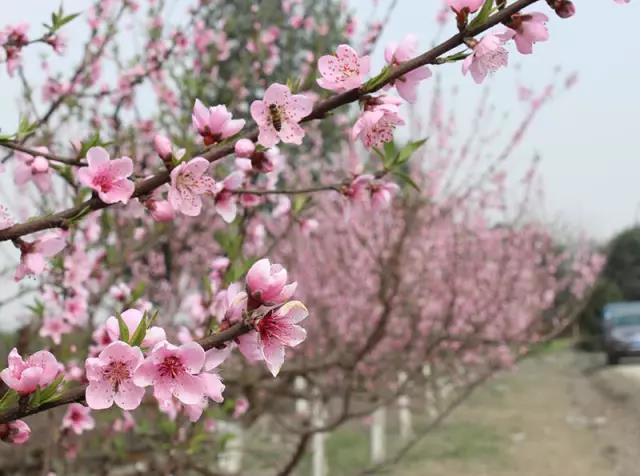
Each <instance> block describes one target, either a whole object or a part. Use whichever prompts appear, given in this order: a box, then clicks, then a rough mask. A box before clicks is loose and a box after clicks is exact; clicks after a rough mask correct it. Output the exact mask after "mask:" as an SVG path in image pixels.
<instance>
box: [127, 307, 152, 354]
mask: <svg viewBox="0 0 640 476" xmlns="http://www.w3.org/2000/svg"><path fill="white" fill-rule="evenodd" d="M147 325H148V323H147V312H146V311H145V313H144V314H143V315H142V319H140V323H139V324H138V327H136V330H135V331H134V332H133V336H132V337H131V345H132V346H134V347H138V346H140V344H142V341H143V340H144V336H145V335H146V334H147Z"/></svg>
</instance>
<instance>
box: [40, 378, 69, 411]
mask: <svg viewBox="0 0 640 476" xmlns="http://www.w3.org/2000/svg"><path fill="white" fill-rule="evenodd" d="M63 380H64V373H61V374H60V375H58V376H57V377H56V378H55V380H54V381H53V382H51V383H50V384H49V385H47V386H46V387H45V388H43V389H42V390H41V391H40V405H42V404H43V403H47V402H48V401H49V400H51V399H52V398H54V397H55V396H56V393H57V392H58V387H60V384H61V383H62V381H63Z"/></svg>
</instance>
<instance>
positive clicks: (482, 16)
mask: <svg viewBox="0 0 640 476" xmlns="http://www.w3.org/2000/svg"><path fill="white" fill-rule="evenodd" d="M491 10H493V0H485V2H484V5H482V8H481V9H480V11H479V12H478V14H477V15H476V17H475V18H474V19H473V21H472V22H471V23H469V27H468V28H467V29H468V30H473V29H474V28H476V27H479V26H480V25H482V24H483V23H484V22H485V21H487V18H489V15H491Z"/></svg>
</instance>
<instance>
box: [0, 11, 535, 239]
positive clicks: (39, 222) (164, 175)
mask: <svg viewBox="0 0 640 476" xmlns="http://www.w3.org/2000/svg"><path fill="white" fill-rule="evenodd" d="M538 1H540V0H518V1H517V2H515V3H513V4H511V5H510V6H508V7H506V8H504V9H503V10H500V11H499V12H497V13H495V14H494V15H492V16H491V17H489V18H488V19H487V21H486V22H485V23H483V24H482V25H480V26H478V27H476V28H473V29H470V30H467V31H465V32H464V33H457V34H455V35H453V36H452V37H451V38H449V39H448V40H446V41H444V42H442V43H440V44H439V45H437V46H436V47H434V48H432V49H431V50H429V51H427V52H425V53H423V54H422V55H419V56H416V57H415V58H413V59H411V60H409V61H407V62H405V63H402V64H400V65H398V66H394V67H391V68H390V69H389V70H388V73H387V74H386V76H385V78H384V80H382V81H380V82H379V83H377V84H376V85H373V86H368V87H365V86H362V87H360V88H355V89H352V90H350V91H346V92H344V93H340V94H335V95H333V96H331V97H329V98H328V99H325V100H324V101H321V102H319V103H318V104H316V106H315V107H314V108H313V110H312V111H311V113H310V114H309V115H308V116H307V117H305V118H304V119H303V120H302V121H301V122H308V121H312V120H315V119H321V118H324V117H325V116H326V115H327V113H328V112H330V111H332V110H334V109H337V108H339V107H341V106H344V105H346V104H349V103H352V102H356V101H358V100H360V99H361V98H362V97H364V96H366V95H367V94H371V93H374V92H376V91H378V90H380V89H382V88H383V87H384V86H386V85H387V84H389V83H391V82H393V81H395V80H396V79H398V78H399V77H401V76H403V75H405V74H407V73H408V72H410V71H413V70H415V69H417V68H419V67H421V66H425V65H429V64H437V63H438V61H437V60H438V58H439V57H440V56H441V55H443V54H445V53H447V52H449V51H450V50H452V49H454V48H457V47H458V46H461V45H463V44H464V40H465V38H468V37H471V36H475V35H478V34H480V33H482V32H484V31H486V30H488V29H489V28H492V27H493V26H495V25H497V24H499V23H501V22H503V21H505V20H507V19H508V18H510V17H511V15H513V14H514V13H516V12H518V11H520V10H522V9H523V8H526V7H528V6H529V5H531V4H533V3H536V2H538ZM241 137H242V138H247V139H250V140H253V141H255V140H256V139H257V137H258V131H257V129H256V128H254V129H252V130H251V131H249V132H247V133H246V134H244V135H242V136H241ZM233 151H234V146H233V144H232V143H223V144H220V145H218V146H215V147H213V148H211V149H209V150H208V151H206V152H204V153H203V154H201V155H202V157H204V158H206V159H207V160H208V161H209V162H215V161H217V160H220V159H222V158H223V157H226V156H227V155H230V154H232V153H233ZM168 181H169V172H167V171H162V172H158V173H157V174H155V175H153V176H151V177H149V178H147V179H144V180H142V181H140V182H138V183H137V184H136V188H135V191H134V194H133V198H136V197H140V196H143V195H147V194H149V193H151V192H152V191H153V190H155V189H156V188H158V187H160V186H161V185H163V184H164V183H166V182H168ZM109 206H111V205H110V204H107V203H104V202H103V201H102V200H100V199H99V198H97V197H93V198H91V199H89V200H87V201H85V202H83V203H81V204H80V205H77V206H75V207H72V208H69V209H67V210H64V211H61V212H58V213H55V214H52V215H46V216H42V217H39V218H35V219H32V220H30V221H28V222H25V223H19V224H16V225H14V226H11V227H9V228H5V229H4V230H0V241H6V240H13V239H16V238H19V237H21V236H23V235H27V234H30V233H35V232H37V231H42V230H47V229H50V228H64V227H65V226H67V225H68V220H69V219H70V218H72V217H74V216H76V215H78V214H79V213H82V212H85V211H87V210H89V211H95V210H100V209H103V208H107V207H109Z"/></svg>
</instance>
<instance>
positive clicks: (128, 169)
mask: <svg viewBox="0 0 640 476" xmlns="http://www.w3.org/2000/svg"><path fill="white" fill-rule="evenodd" d="M109 170H110V171H111V174H112V175H113V176H114V177H116V178H120V179H123V178H127V177H128V176H129V175H131V174H132V173H133V161H132V160H131V159H130V158H129V157H120V158H119V159H113V160H112V161H111V162H110V163H109Z"/></svg>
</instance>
